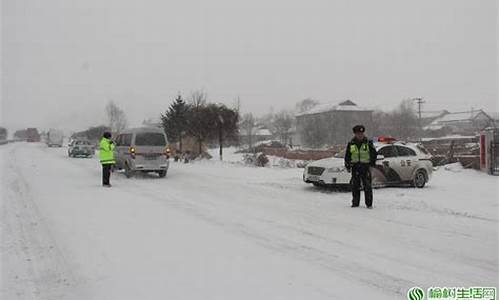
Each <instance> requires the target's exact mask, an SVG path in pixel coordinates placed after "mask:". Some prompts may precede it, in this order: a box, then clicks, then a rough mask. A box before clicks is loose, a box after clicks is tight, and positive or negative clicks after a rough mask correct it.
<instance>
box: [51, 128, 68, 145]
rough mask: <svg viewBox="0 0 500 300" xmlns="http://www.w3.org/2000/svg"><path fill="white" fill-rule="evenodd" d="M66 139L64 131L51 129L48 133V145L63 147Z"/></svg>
mask: <svg viewBox="0 0 500 300" xmlns="http://www.w3.org/2000/svg"><path fill="white" fill-rule="evenodd" d="M63 141H64V133H63V132H62V131H61V130H57V129H50V130H49V133H48V134H47V146H49V147H62V146H63Z"/></svg>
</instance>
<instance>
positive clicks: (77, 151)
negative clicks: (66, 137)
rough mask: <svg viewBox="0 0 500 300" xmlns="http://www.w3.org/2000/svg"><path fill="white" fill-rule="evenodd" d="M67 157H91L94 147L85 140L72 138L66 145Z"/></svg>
mask: <svg viewBox="0 0 500 300" xmlns="http://www.w3.org/2000/svg"><path fill="white" fill-rule="evenodd" d="M68 156H69V157H78V156H80V157H82V156H85V157H92V156H94V148H93V147H92V145H91V144H90V142H89V141H87V140H72V141H71V143H70V144H69V146H68Z"/></svg>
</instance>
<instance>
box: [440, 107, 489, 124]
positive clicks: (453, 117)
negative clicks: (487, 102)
mask: <svg viewBox="0 0 500 300" xmlns="http://www.w3.org/2000/svg"><path fill="white" fill-rule="evenodd" d="M480 114H484V112H483V111H482V110H473V111H464V112H457V113H449V114H446V115H444V116H442V117H441V118H439V119H437V120H435V121H434V122H438V123H445V122H459V121H469V120H473V119H475V118H476V117H477V116H478V115H480ZM434 122H433V123H434Z"/></svg>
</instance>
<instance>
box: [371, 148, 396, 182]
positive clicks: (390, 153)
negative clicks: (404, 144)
mask: <svg viewBox="0 0 500 300" xmlns="http://www.w3.org/2000/svg"><path fill="white" fill-rule="evenodd" d="M378 155H382V156H384V159H382V160H379V161H377V166H376V168H377V169H378V170H380V171H381V172H382V173H383V174H384V176H385V180H386V183H398V182H401V177H400V175H399V173H398V170H399V169H400V161H399V157H398V152H397V149H396V147H395V146H394V145H387V146H383V147H382V148H380V149H379V150H378Z"/></svg>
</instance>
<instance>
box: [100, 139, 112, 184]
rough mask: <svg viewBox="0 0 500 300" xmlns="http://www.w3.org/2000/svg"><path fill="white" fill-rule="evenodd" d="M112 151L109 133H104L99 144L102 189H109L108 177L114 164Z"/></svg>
mask: <svg viewBox="0 0 500 300" xmlns="http://www.w3.org/2000/svg"><path fill="white" fill-rule="evenodd" d="M114 149H115V145H114V143H113V141H112V140H111V133H110V132H104V134H103V135H102V139H101V141H100V142H99V159H100V161H101V165H102V186H104V187H111V184H110V183H109V177H110V176H111V168H112V167H113V165H114V164H115V154H114V152H113V150H114Z"/></svg>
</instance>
